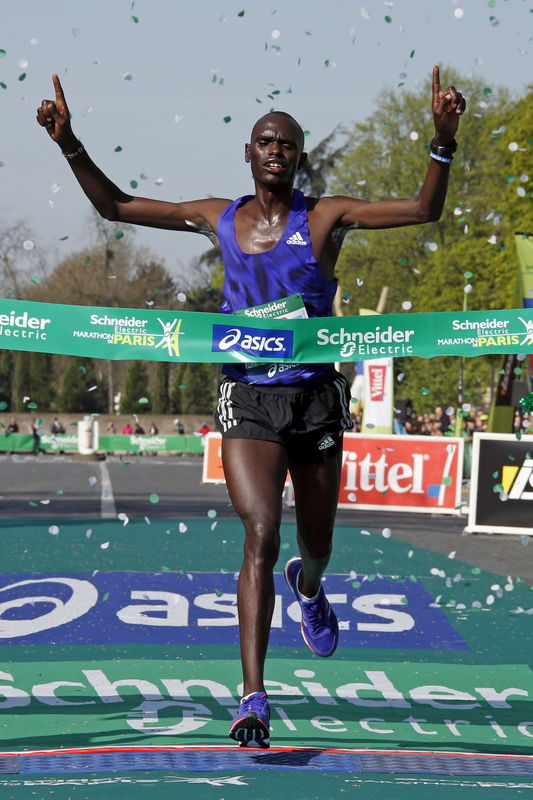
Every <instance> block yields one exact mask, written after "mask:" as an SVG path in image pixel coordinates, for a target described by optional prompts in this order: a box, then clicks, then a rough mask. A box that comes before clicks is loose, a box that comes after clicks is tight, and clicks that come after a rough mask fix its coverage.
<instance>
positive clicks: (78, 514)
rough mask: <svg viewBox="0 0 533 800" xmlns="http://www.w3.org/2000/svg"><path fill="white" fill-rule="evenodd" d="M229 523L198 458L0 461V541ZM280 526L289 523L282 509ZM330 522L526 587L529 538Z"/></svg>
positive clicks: (399, 517) (366, 521)
mask: <svg viewBox="0 0 533 800" xmlns="http://www.w3.org/2000/svg"><path fill="white" fill-rule="evenodd" d="M211 509H213V510H215V511H216V512H217V517H219V518H224V517H226V518H233V517H234V516H235V514H234V511H233V509H232V507H231V505H230V503H229V500H228V496H227V492H226V488H225V486H224V485H215V484H202V460H201V458H200V457H194V456H184V457H151V456H124V457H122V458H119V457H109V458H108V459H107V460H106V461H102V462H92V461H77V460H74V459H73V458H72V457H69V456H59V455H53V456H38V457H36V456H31V455H27V456H9V455H4V456H0V536H1V529H2V527H4V526H5V525H8V524H9V523H8V520H9V519H13V518H19V519H20V518H25V519H28V520H35V521H36V522H37V521H38V520H39V518H42V519H45V518H46V519H50V518H55V519H57V520H58V521H60V520H64V519H75V518H93V519H94V518H98V517H100V518H108V519H109V518H116V516H117V515H118V514H120V513H125V514H127V515H128V517H130V518H132V517H144V516H148V517H150V518H154V517H163V518H171V519H172V518H177V517H179V518H181V519H183V518H184V517H185V518H189V519H205V518H206V515H207V512H208V511H209V510H211ZM284 521H287V522H294V511H293V510H292V509H289V508H286V509H285V511H284ZM337 522H338V523H339V524H341V525H353V526H354V527H356V528H366V529H368V530H371V531H378V532H379V531H381V530H383V528H390V530H391V532H392V536H393V537H395V538H397V539H400V540H402V541H405V542H409V543H411V544H413V545H415V546H416V547H424V548H426V549H427V550H430V551H434V552H437V553H442V554H445V555H448V554H450V553H451V552H455V554H456V555H455V557H456V558H457V559H458V560H461V561H465V562H467V563H470V564H472V565H473V566H477V567H481V568H482V569H486V570H489V571H491V572H495V573H497V574H500V575H501V574H506V575H513V576H518V575H519V576H521V577H522V578H523V579H524V581H525V582H526V583H528V584H529V585H530V586H533V541H530V539H529V538H527V537H524V536H520V535H509V534H491V535H488V534H468V535H465V534H464V533H463V529H464V526H465V524H466V518H465V517H462V518H461V517H455V516H447V515H437V514H413V513H397V512H387V511H383V512H382V511H357V510H351V509H350V510H346V509H339V511H338V515H337Z"/></svg>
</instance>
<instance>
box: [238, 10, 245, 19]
mask: <svg viewBox="0 0 533 800" xmlns="http://www.w3.org/2000/svg"><path fill="white" fill-rule="evenodd" d="M237 16H238V17H244V9H243V10H242V11H239V13H238V14H237Z"/></svg>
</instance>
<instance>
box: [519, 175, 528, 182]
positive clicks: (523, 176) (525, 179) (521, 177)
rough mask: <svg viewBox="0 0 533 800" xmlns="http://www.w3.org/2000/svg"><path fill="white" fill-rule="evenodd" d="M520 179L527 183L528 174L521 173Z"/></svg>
mask: <svg viewBox="0 0 533 800" xmlns="http://www.w3.org/2000/svg"><path fill="white" fill-rule="evenodd" d="M520 180H521V181H522V183H527V181H528V180H529V175H526V173H525V172H524V173H522V175H520Z"/></svg>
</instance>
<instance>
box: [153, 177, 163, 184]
mask: <svg viewBox="0 0 533 800" xmlns="http://www.w3.org/2000/svg"><path fill="white" fill-rule="evenodd" d="M162 183H163V178H156V180H155V185H156V186H161V184H162Z"/></svg>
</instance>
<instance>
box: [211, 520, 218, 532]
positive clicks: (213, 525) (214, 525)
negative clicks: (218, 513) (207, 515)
mask: <svg viewBox="0 0 533 800" xmlns="http://www.w3.org/2000/svg"><path fill="white" fill-rule="evenodd" d="M217 525H218V520H215V521H214V522H212V523H211V530H212V531H214V530H215V528H216V526H217Z"/></svg>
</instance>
